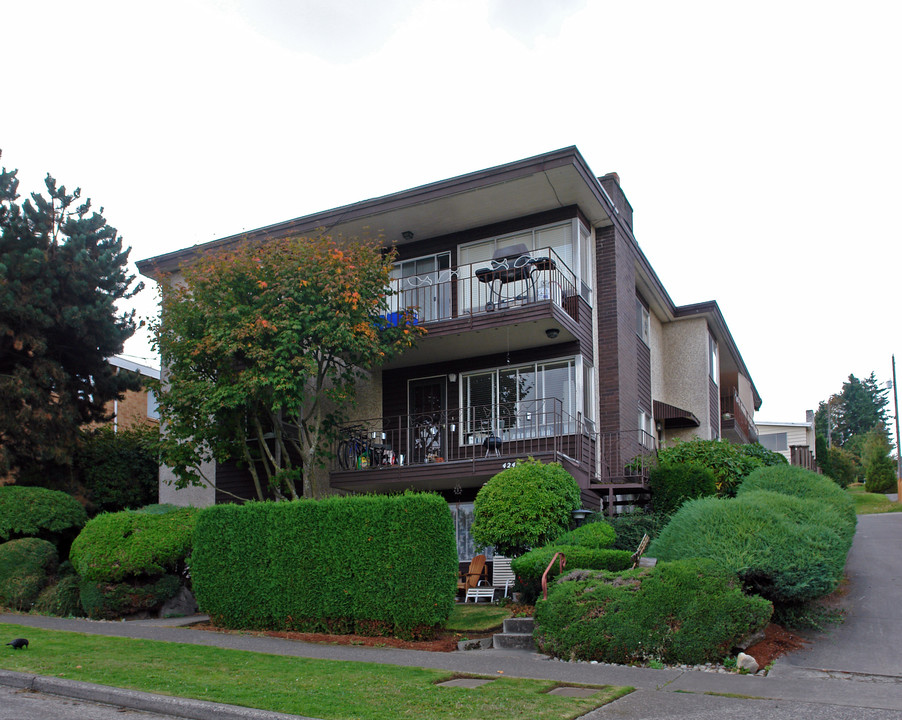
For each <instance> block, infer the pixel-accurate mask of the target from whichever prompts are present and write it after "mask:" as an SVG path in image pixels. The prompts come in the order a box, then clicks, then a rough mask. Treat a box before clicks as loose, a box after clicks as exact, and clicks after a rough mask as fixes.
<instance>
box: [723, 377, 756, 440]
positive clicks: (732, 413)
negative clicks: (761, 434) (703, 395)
mask: <svg viewBox="0 0 902 720" xmlns="http://www.w3.org/2000/svg"><path fill="white" fill-rule="evenodd" d="M724 390H725V391H726V392H727V393H728V394H727V395H721V396H720V430H721V433H722V434H723V436H724V437H725V438H726V439H727V440H730V441H731V442H735V443H739V444H742V445H744V444H747V443H754V442H758V427H757V426H756V425H755V421H754V420H753V419H752V414H751V413H750V412H749V411H748V410H747V409H746V407H745V405H744V404H743V402H742V400H740V399H739V392H738V391H737V390H736V388H724Z"/></svg>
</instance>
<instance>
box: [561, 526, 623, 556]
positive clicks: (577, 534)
mask: <svg viewBox="0 0 902 720" xmlns="http://www.w3.org/2000/svg"><path fill="white" fill-rule="evenodd" d="M616 539H617V535H616V534H615V532H614V528H612V527H611V526H610V525H609V524H608V523H606V522H604V521H603V520H599V521H596V522H590V523H586V524H585V525H581V526H580V527H578V528H576V529H575V530H571V531H570V532H566V533H564V534H563V535H561V536H560V537H559V538H557V539H555V541H554V544H555V545H580V546H581V547H587V548H596V549H598V550H602V549H604V548H609V547H611V546H612V545H613V544H614V541H615V540H616Z"/></svg>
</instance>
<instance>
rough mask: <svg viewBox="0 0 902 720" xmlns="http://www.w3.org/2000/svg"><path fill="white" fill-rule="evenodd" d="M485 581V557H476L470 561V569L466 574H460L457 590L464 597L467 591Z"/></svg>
mask: <svg viewBox="0 0 902 720" xmlns="http://www.w3.org/2000/svg"><path fill="white" fill-rule="evenodd" d="M485 579H486V571H485V555H477V556H476V557H474V558H473V559H472V560H471V561H470V567H469V569H468V570H467V572H466V573H461V576H460V580H459V581H458V583H457V589H458V590H461V591H463V593H464V596H466V594H467V590H470V589H471V588H475V587H476V586H477V585H478V584H479V581H480V580H485Z"/></svg>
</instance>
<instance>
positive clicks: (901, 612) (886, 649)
mask: <svg viewBox="0 0 902 720" xmlns="http://www.w3.org/2000/svg"><path fill="white" fill-rule="evenodd" d="M900 548H902V513H887V514H885V515H859V516H858V529H857V531H856V533H855V540H854V541H853V543H852V551H851V552H850V553H849V559H848V562H847V563H846V574H847V576H848V580H849V584H848V587H847V591H846V593H845V595H844V596H843V598H842V607H844V608H845V610H846V616H845V622H843V623H842V624H841V625H838V626H836V627H832V628H830V629H829V630H828V631H827V632H825V633H822V634H820V635H818V636H816V637H815V641H814V642H812V643H811V644H810V645H809V646H808V647H807V648H805V649H803V650H799V651H797V652H794V653H792V654H790V655H786V656H785V657H783V658H781V659H780V660H778V661H777V663H776V665H775V667H774V672H773V673H772V674H773V675H776V676H778V677H792V676H800V675H805V674H808V675H812V674H815V673H819V672H827V671H830V672H838V673H856V674H859V675H870V676H874V678H873V680H874V681H880V678H881V676H882V677H883V678H885V680H884V681H885V682H889V681H891V679H896V680H897V681H898V682H900V683H902V652H900V648H902V550H900ZM899 691H900V693H902V684H900V688H899Z"/></svg>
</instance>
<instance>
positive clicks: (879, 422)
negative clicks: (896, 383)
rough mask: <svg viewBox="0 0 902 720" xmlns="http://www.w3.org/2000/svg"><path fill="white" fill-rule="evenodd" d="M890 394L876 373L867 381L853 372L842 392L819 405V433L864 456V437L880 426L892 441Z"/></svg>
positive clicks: (834, 443) (817, 415)
mask: <svg viewBox="0 0 902 720" xmlns="http://www.w3.org/2000/svg"><path fill="white" fill-rule="evenodd" d="M887 393H888V391H887V390H886V388H881V387H880V385H879V384H878V382H877V378H876V377H875V376H874V373H873V372H872V373H871V374H870V375H869V376H868V377H867V378H865V379H864V380H859V379H858V378H857V377H855V376H854V375H849V379H848V381H847V382H844V383H843V386H842V391H841V392H840V393H838V394H836V395H832V396H831V397H830V398H829V399H828V400H826V401H824V402H821V403H820V404H819V405H818V410H817V413H816V415H815V430H816V432H817V434H818V435H821V436H823V437H825V438H829V439H830V444H831V445H838V446H840V447H843V448H845V449H846V450H849V451H851V452H852V453H853V454H854V455H856V457H860V455H861V447H862V444H863V442H864V436H865V435H866V434H867V433H868V432H869V431H871V430H873V429H874V428H879V429H880V432H882V433H883V435H884V437H885V438H886V440H887V442H890V437H889V431H888V430H887V425H888V422H887V415H886V406H887V403H888V402H889V398H888V397H887Z"/></svg>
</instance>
